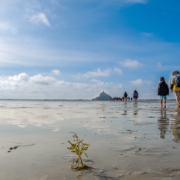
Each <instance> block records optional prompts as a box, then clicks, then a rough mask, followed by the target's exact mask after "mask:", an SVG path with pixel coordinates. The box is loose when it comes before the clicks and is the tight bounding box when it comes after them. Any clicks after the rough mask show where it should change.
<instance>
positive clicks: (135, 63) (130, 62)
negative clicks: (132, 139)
mask: <svg viewBox="0 0 180 180" xmlns="http://www.w3.org/2000/svg"><path fill="white" fill-rule="evenodd" d="M120 65H122V66H124V67H128V68H138V67H141V66H142V64H141V63H140V62H138V61H137V60H131V59H126V60H125V61H121V62H120Z"/></svg>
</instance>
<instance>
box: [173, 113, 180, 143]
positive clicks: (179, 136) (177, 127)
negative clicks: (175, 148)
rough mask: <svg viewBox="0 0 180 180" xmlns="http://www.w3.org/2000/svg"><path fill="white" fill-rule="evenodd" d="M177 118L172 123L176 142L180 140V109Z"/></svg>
mask: <svg viewBox="0 0 180 180" xmlns="http://www.w3.org/2000/svg"><path fill="white" fill-rule="evenodd" d="M175 118H176V119H175V120H173V121H172V124H171V132H172V137H173V141H174V142H180V111H178V112H177V114H176V116H175Z"/></svg>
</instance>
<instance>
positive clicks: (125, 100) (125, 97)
mask: <svg viewBox="0 0 180 180" xmlns="http://www.w3.org/2000/svg"><path fill="white" fill-rule="evenodd" d="M127 97H128V94H127V92H126V91H125V92H124V102H127Z"/></svg>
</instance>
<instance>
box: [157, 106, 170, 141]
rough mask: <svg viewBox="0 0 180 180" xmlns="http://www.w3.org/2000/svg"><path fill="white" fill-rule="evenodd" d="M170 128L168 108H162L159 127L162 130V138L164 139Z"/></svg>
mask: <svg viewBox="0 0 180 180" xmlns="http://www.w3.org/2000/svg"><path fill="white" fill-rule="evenodd" d="M168 128H169V119H168V118H167V114H166V109H161V116H160V118H159V119H158V129H159V131H160V138H162V139H164V138H165V134H166V132H167V131H168Z"/></svg>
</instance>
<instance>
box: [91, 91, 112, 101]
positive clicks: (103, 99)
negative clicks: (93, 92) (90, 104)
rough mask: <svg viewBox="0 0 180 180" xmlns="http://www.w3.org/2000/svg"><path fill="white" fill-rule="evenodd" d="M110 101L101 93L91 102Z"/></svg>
mask: <svg viewBox="0 0 180 180" xmlns="http://www.w3.org/2000/svg"><path fill="white" fill-rule="evenodd" d="M111 99H112V97H111V96H110V95H108V94H106V93H105V92H104V91H103V92H102V93H100V95H99V97H96V98H94V99H92V100H93V101H95V100H97V101H110V100H111Z"/></svg>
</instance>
